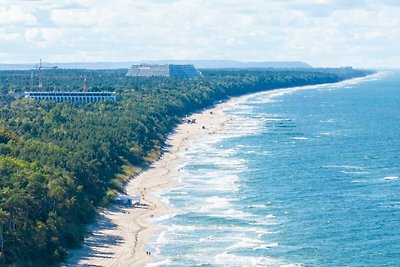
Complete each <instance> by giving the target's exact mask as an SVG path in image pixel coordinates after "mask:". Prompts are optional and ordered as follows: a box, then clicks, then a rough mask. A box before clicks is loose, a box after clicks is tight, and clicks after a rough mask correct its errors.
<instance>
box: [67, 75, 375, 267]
mask: <svg viewBox="0 0 400 267" xmlns="http://www.w3.org/2000/svg"><path fill="white" fill-rule="evenodd" d="M371 76H374V74H373V75H368V76H365V77H361V78H353V79H349V80H344V81H341V82H338V83H328V84H318V85H310V86H302V87H289V88H280V89H273V90H266V91H263V92H257V93H251V94H246V95H242V96H238V97H232V98H230V99H229V100H228V101H226V102H224V103H221V104H218V105H216V106H214V107H211V108H209V109H205V110H203V111H202V112H199V113H195V114H193V115H191V116H190V118H192V119H196V123H193V124H188V123H185V122H182V123H180V124H179V125H178V126H177V127H176V129H175V131H174V132H173V133H171V134H170V136H169V137H168V140H167V146H168V149H167V150H166V151H165V153H164V154H163V155H162V157H161V158H160V159H159V160H157V161H156V162H155V163H153V164H152V165H151V166H150V167H149V168H148V169H147V170H145V171H143V172H142V173H140V174H139V175H138V176H136V177H135V178H133V179H132V180H130V181H129V182H128V184H127V185H126V193H127V194H128V195H141V198H142V203H143V204H147V205H148V206H147V207H141V208H133V207H112V208H111V209H109V210H107V211H105V212H103V213H101V214H100V216H99V218H98V220H97V223H96V224H94V225H91V226H90V227H89V230H90V231H91V232H92V235H90V236H89V237H88V238H86V239H85V242H84V243H83V245H82V247H81V248H80V249H76V250H72V251H71V256H70V257H69V258H68V260H67V262H66V263H65V264H64V265H63V266H143V265H144V264H146V263H149V262H151V261H152V260H153V258H152V257H151V255H147V253H146V252H147V251H148V248H147V246H148V242H149V241H150V238H151V237H152V235H153V234H154V233H156V232H158V231H161V229H162V227H160V226H158V225H155V224H152V223H151V222H150V219H151V218H153V217H160V216H163V215H166V214H169V213H171V211H172V208H170V207H167V206H166V205H165V203H163V202H162V200H161V199H160V198H159V197H157V196H156V195H155V193H156V192H159V191H160V190H167V189H169V188H172V187H174V185H175V182H174V181H173V179H171V178H172V177H174V176H175V175H177V174H178V173H179V170H178V166H179V164H180V163H181V162H184V160H185V156H184V155H183V154H184V152H185V150H187V149H188V147H189V146H190V142H192V141H193V140H196V139H197V138H199V137H202V136H206V135H208V134H212V133H214V132H217V131H218V132H221V131H224V130H226V129H227V124H228V122H229V121H230V120H232V118H233V116H232V115H227V114H225V113H224V111H225V110H227V109H229V108H230V107H231V106H232V105H234V104H236V103H238V102H241V101H244V100H246V99H247V98H249V97H251V96H254V95H256V94H262V93H270V94H271V95H272V96H274V95H275V94H276V93H277V92H278V95H279V94H280V93H282V92H281V91H282V90H289V91H292V90H306V89H309V88H310V87H311V88H314V87H315V86H317V87H318V86H330V85H334V84H340V83H343V82H344V83H346V82H352V81H355V80H358V79H365V78H368V77H371ZM202 126H204V127H205V129H203V127H202ZM150 252H151V251H150Z"/></svg>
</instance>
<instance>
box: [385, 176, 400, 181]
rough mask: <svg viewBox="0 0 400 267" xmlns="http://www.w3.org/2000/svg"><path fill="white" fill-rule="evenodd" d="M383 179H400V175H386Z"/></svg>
mask: <svg viewBox="0 0 400 267" xmlns="http://www.w3.org/2000/svg"><path fill="white" fill-rule="evenodd" d="M383 179H384V180H387V181H393V180H397V179H399V176H385V177H383Z"/></svg>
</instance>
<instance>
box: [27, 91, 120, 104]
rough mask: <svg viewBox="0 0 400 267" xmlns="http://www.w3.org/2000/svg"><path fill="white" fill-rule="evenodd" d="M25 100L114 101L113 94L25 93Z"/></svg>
mask: <svg viewBox="0 0 400 267" xmlns="http://www.w3.org/2000/svg"><path fill="white" fill-rule="evenodd" d="M24 96H25V97H26V98H32V99H35V100H52V101H57V102H87V103H94V102H100V101H116V100H117V98H116V96H115V92H25V93H24Z"/></svg>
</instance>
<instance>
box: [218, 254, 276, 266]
mask: <svg viewBox="0 0 400 267" xmlns="http://www.w3.org/2000/svg"><path fill="white" fill-rule="evenodd" d="M215 264H218V265H222V266H233V267H235V266H240V267H242V266H281V265H282V264H283V263H282V262H281V261H279V260H276V259H273V258H270V257H251V256H238V255H235V254H232V253H229V252H224V253H221V254H218V255H216V256H215Z"/></svg>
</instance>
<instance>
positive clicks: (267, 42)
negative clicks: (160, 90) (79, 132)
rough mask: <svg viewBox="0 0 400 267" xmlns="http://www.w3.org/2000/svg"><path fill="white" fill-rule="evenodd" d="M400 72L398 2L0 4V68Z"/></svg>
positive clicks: (32, 0)
mask: <svg viewBox="0 0 400 267" xmlns="http://www.w3.org/2000/svg"><path fill="white" fill-rule="evenodd" d="M40 58H42V59H43V60H44V61H46V62H96V61H112V62H118V61H145V60H162V59H213V60H239V61H304V62H307V63H309V64H311V65H312V66H315V67H338V66H354V67H361V68H371V67H373V68H379V67H400V0H112V1H110V0H76V1H75V0H72V1H67V0H57V1H54V0H0V62H1V63H31V62H37V61H38V60H39V59H40Z"/></svg>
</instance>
